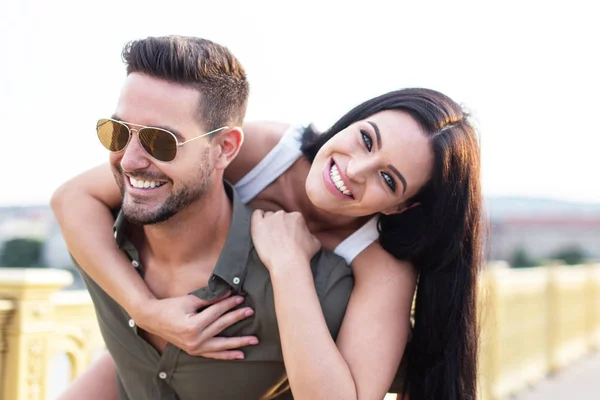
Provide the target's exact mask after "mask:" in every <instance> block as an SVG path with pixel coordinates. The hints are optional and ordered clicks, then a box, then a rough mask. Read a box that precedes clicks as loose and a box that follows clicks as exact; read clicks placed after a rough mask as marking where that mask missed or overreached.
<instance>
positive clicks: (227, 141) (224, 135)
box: [212, 126, 244, 169]
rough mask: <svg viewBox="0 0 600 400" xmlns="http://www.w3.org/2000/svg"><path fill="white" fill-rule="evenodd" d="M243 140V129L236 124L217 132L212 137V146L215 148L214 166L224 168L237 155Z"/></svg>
mask: <svg viewBox="0 0 600 400" xmlns="http://www.w3.org/2000/svg"><path fill="white" fill-rule="evenodd" d="M243 142H244V131H242V128H240V127H238V126H234V127H233V128H228V129H226V130H224V131H223V132H219V133H218V134H217V136H215V137H214V138H213V143H212V147H213V148H214V149H215V152H216V154H215V159H216V161H215V168H216V169H225V168H227V166H228V165H229V164H230V163H231V162H232V161H233V159H234V158H235V157H236V156H237V155H238V153H239V151H240V149H241V148H242V143H243Z"/></svg>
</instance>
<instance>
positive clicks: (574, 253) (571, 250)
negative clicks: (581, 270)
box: [552, 246, 586, 265]
mask: <svg viewBox="0 0 600 400" xmlns="http://www.w3.org/2000/svg"><path fill="white" fill-rule="evenodd" d="M552 258H555V259H557V260H563V261H564V262H565V264H567V265H577V264H582V263H583V262H585V260H586V255H585V252H584V251H583V250H582V249H581V248H580V247H578V246H571V247H565V248H564V249H561V250H559V251H557V252H556V253H554V255H553V256H552Z"/></svg>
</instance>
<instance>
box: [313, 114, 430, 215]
mask: <svg viewBox="0 0 600 400" xmlns="http://www.w3.org/2000/svg"><path fill="white" fill-rule="evenodd" d="M432 169H433V153H432V150H431V145H430V142H429V139H428V137H427V136H426V135H425V133H424V132H423V130H422V129H421V127H420V126H419V124H418V123H417V122H416V121H415V120H414V119H413V118H412V117H411V116H410V115H409V114H408V113H406V112H404V111H398V110H386V111H382V112H379V113H377V114H373V115H372V116H370V117H368V118H367V119H364V120H361V121H358V122H356V123H354V124H352V125H350V126H349V127H347V128H346V129H344V130H343V131H341V132H339V133H338V134H337V135H335V136H334V137H333V138H331V139H330V140H329V141H328V142H327V143H325V145H324V146H323V147H321V149H320V150H319V152H318V153H317V155H316V157H315V159H314V161H313V163H312V166H311V169H310V172H309V174H308V177H307V179H306V192H307V194H308V197H309V199H310V200H311V202H312V203H313V204H314V205H315V206H316V207H318V208H320V209H322V210H325V211H328V212H332V213H335V214H340V215H346V216H353V217H359V216H367V215H372V214H375V213H377V212H386V213H388V212H389V213H394V212H402V211H403V210H404V209H405V208H406V200H408V199H409V198H411V196H413V195H415V194H416V193H417V192H418V191H419V190H420V189H421V188H422V187H423V185H425V183H427V181H428V180H429V178H430V176H431V173H432Z"/></svg>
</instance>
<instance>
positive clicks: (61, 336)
mask: <svg viewBox="0 0 600 400" xmlns="http://www.w3.org/2000/svg"><path fill="white" fill-rule="evenodd" d="M71 279H72V278H71V276H70V274H69V273H68V272H66V271H62V270H49V269H19V268H14V269H13V268H0V400H21V399H23V400H46V393H47V383H48V382H47V380H48V370H49V368H50V360H51V359H52V358H54V356H55V355H56V354H59V353H65V354H67V356H68V359H69V361H70V363H71V379H73V378H75V377H76V376H77V375H79V374H80V373H81V372H82V371H83V370H84V369H85V368H86V367H87V366H88V365H89V364H90V362H91V361H92V359H93V357H94V355H95V354H96V353H97V352H98V351H99V350H101V349H102V348H103V347H104V346H103V342H102V337H101V336H100V332H99V329H98V325H97V321H96V316H95V313H94V309H93V306H92V303H91V300H90V298H89V295H88V294H87V292H86V291H60V289H61V288H63V287H64V286H66V285H68V284H69V283H70V282H71ZM480 293H481V296H480V303H479V313H480V325H481V347H480V349H481V351H480V363H479V368H480V373H479V385H480V390H479V391H480V394H481V396H480V397H481V400H501V399H506V398H508V397H510V396H511V395H513V394H514V393H517V392H518V391H519V390H522V389H523V388H525V387H527V386H530V385H535V384H536V383H537V382H538V381H539V380H540V379H543V378H544V377H546V376H547V375H548V374H550V373H554V372H557V371H560V370H561V369H563V368H566V367H568V366H569V365H570V364H571V363H573V362H574V361H576V360H577V359H579V358H581V357H582V356H584V355H585V354H587V353H589V352H591V351H596V350H598V349H600V264H598V265H593V264H588V265H581V266H561V265H550V266H547V267H542V268H539V267H538V268H524V269H510V268H508V266H507V265H506V264H505V263H493V264H492V263H490V264H489V265H487V266H486V270H485V272H484V273H483V274H482V276H481V281H480ZM390 398H391V397H390Z"/></svg>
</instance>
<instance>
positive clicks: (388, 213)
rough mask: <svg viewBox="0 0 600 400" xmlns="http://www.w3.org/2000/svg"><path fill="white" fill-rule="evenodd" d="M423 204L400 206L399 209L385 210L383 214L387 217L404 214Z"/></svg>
mask: <svg viewBox="0 0 600 400" xmlns="http://www.w3.org/2000/svg"><path fill="white" fill-rule="evenodd" d="M420 205H421V203H418V202H417V203H412V204H410V205H408V206H407V205H404V204H402V205H399V206H398V207H394V208H390V209H389V210H384V211H382V212H381V213H382V214H385V215H394V214H402V213H403V212H404V211H406V210H410V209H411V208H413V207H417V206H420Z"/></svg>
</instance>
